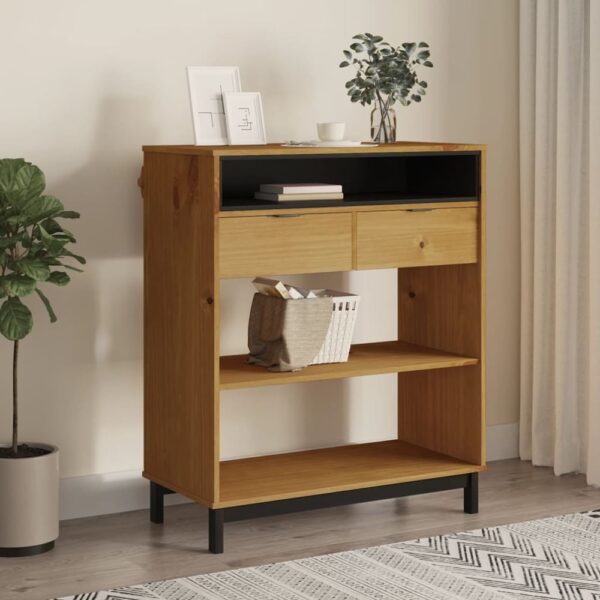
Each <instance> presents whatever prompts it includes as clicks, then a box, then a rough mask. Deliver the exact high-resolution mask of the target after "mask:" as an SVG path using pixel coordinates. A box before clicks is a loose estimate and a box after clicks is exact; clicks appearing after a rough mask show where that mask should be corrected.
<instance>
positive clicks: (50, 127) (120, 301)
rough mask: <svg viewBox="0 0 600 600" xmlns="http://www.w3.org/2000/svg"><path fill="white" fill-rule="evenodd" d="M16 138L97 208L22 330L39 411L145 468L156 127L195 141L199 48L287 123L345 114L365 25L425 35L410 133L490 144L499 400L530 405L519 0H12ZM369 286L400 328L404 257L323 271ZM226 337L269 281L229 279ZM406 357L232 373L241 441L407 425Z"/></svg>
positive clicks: (0, 410)
mask: <svg viewBox="0 0 600 600" xmlns="http://www.w3.org/2000/svg"><path fill="white" fill-rule="evenodd" d="M2 21H3V27H2V29H3V32H2V36H0V54H1V55H2V56H3V61H2V63H3V65H2V92H1V95H0V98H1V106H2V110H0V132H1V136H0V156H2V157H21V156H22V157H26V158H27V159H29V160H31V161H33V162H35V163H37V164H38V165H39V166H40V167H41V168H42V169H43V170H44V171H45V172H46V174H47V180H48V188H49V190H50V192H51V193H53V194H55V195H57V196H58V197H60V198H62V199H63V200H64V202H65V203H66V204H67V205H68V207H69V208H72V209H76V210H80V211H81V213H82V214H83V218H82V220H81V221H80V222H79V223H78V224H77V225H76V226H75V227H74V229H75V230H76V233H77V234H78V236H79V238H80V240H81V242H80V248H79V249H80V251H81V253H83V254H84V255H86V256H87V257H88V258H89V265H88V267H87V269H86V273H85V274H84V275H83V276H81V277H78V278H77V279H76V281H75V282H74V283H73V284H72V285H71V286H70V287H69V288H66V289H51V290H49V295H50V296H51V298H52V300H53V301H54V303H55V307H56V310H57V313H58V314H59V318H60V321H59V322H58V323H57V324H56V325H52V326H51V325H49V324H48V323H47V320H46V317H45V314H44V311H43V309H42V308H41V307H40V306H38V305H37V304H36V303H35V302H33V301H32V303H31V304H33V305H34V306H35V311H34V316H35V329H34V333H33V335H32V336H31V337H29V338H28V339H27V340H26V341H25V342H24V343H23V344H22V352H21V356H22V363H21V377H22V385H21V396H22V423H23V426H22V431H23V436H24V437H25V438H27V439H29V440H46V441H50V442H53V443H56V444H58V445H59V446H60V447H61V451H62V456H61V461H62V466H61V468H62V474H63V476H64V477H73V476H79V475H90V474H98V473H111V472H116V471H125V470H137V469H139V468H140V466H141V457H142V450H141V449H142V259H141V255H142V239H141V234H142V215H141V198H140V195H139V191H138V189H137V187H136V179H137V176H138V173H139V167H140V164H141V158H142V157H141V151H140V146H141V145H142V144H155V143H164V144H169V143H190V142H192V140H193V136H192V129H191V122H190V116H189V108H188V98H187V89H186V80H185V66H186V65H190V64H196V65H211V64H215V65H239V66H240V68H241V74H242V86H243V89H245V90H259V91H261V92H262V94H263V101H264V108H265V116H266V122H267V128H268V136H269V139H270V141H279V140H284V139H290V138H293V139H300V138H307V137H312V136H314V133H315V131H314V123H315V122H316V121H320V120H332V119H335V120H345V121H346V122H347V123H348V126H349V134H350V136H351V137H354V138H366V137H367V134H368V111H367V110H366V109H363V108H361V107H359V106H356V105H352V104H351V103H350V102H349V101H347V99H346V96H345V90H344V82H345V80H346V79H347V77H348V73H347V72H346V71H342V70H340V69H338V68H337V64H338V62H339V61H340V59H341V55H340V53H341V49H342V48H343V47H345V45H346V44H347V43H348V42H349V39H350V37H351V36H352V35H353V34H355V33H358V32H363V31H371V32H375V33H378V34H381V35H383V36H384V37H385V38H386V39H388V40H389V41H390V42H393V43H400V42H402V41H412V40H416V41H420V40H426V41H428V42H429V43H430V44H431V46H432V59H433V61H434V63H435V68H434V69H433V70H431V71H427V73H426V76H427V79H428V80H429V82H430V87H429V92H428V96H427V97H426V98H425V101H424V102H423V103H422V105H420V106H418V105H415V106H411V107H410V108H409V109H401V108H400V107H399V108H398V122H399V136H398V137H399V139H413V140H444V141H458V142H482V143H487V144H489V157H488V160H489V171H488V189H489V227H488V235H489V248H488V250H489V261H488V264H489V278H488V286H489V287H488V291H489V297H488V336H489V344H488V360H489V368H488V384H489V387H488V406H489V411H488V416H489V422H490V423H491V424H507V423H514V422H516V421H517V419H518V407H517V403H518V391H517V390H518V327H519V321H518V292H519V289H518V286H519V266H518V259H519V249H518V240H519V234H518V226H519V221H518V192H517V184H518V182H517V178H518V171H517V4H516V0H484V1H482V0H420V1H419V2H415V1H414V0H402V1H399V0H368V1H367V0H361V1H359V0H329V1H327V2H324V1H323V0H303V1H302V2H292V1H287V0H252V1H250V0H229V1H222V2H199V1H197V0H195V1H194V0H169V1H168V2H167V1H165V0H128V1H126V2H123V1H116V0H103V1H102V2H100V1H96V2H80V1H77V0H53V1H52V2H47V1H45V0H29V1H28V2H15V1H13V2H7V1H5V2H3V6H2ZM304 281H306V282H308V283H310V284H314V285H321V284H322V283H323V282H327V284H328V285H329V286H330V287H340V288H342V289H346V288H347V289H349V290H354V291H357V292H359V293H361V294H363V297H364V304H363V306H362V313H361V320H360V322H359V326H358V332H357V338H358V340H360V341H362V340H368V339H386V338H387V339H392V338H393V336H394V331H395V315H394V310H393V304H394V302H395V297H394V293H395V291H394V290H395V288H394V275H393V273H392V272H389V271H379V272H371V273H362V272H361V273H351V274H344V275H342V274H335V275H333V276H331V277H325V276H314V277H306V278H304ZM223 292H224V307H223V311H222V312H223V318H224V324H223V352H226V353H229V352H242V351H244V330H245V326H246V323H245V319H246V315H247V312H248V303H249V299H250V296H251V292H252V290H251V288H250V285H249V284H248V282H247V281H243V282H240V281H233V282H232V281H228V282H225V283H224V284H223ZM9 373H10V345H9V344H8V343H7V342H6V341H5V342H1V340H0V398H2V399H4V401H3V402H2V404H1V405H0V439H1V438H5V439H7V438H8V437H9V422H10V418H9V417H10V414H9V405H8V398H9V394H10V388H9ZM394 385H395V378H394V377H393V376H391V377H388V376H384V377H380V378H363V379H356V380H353V381H352V382H327V383H320V384H319V383H313V384H308V385H306V386H305V387H289V388H270V389H269V388H267V389H266V390H260V391H249V392H235V393H234V392H228V393H226V394H224V397H223V408H222V415H223V421H224V425H223V434H222V438H223V456H240V455H245V454H252V453H261V452H266V451H274V450H287V449H294V448H302V447H310V446H318V445H326V444H334V443H338V442H341V441H345V440H366V439H381V438H385V437H391V436H393V434H394V423H395V416H394V401H393V391H394Z"/></svg>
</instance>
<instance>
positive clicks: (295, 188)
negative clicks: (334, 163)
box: [259, 183, 343, 194]
mask: <svg viewBox="0 0 600 600" xmlns="http://www.w3.org/2000/svg"><path fill="white" fill-rule="evenodd" d="M259 191H260V192H266V193H269V194H340V193H341V192H343V189H342V186H341V185H338V184H334V183H261V184H260V190H259Z"/></svg>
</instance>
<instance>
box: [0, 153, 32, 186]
mask: <svg viewBox="0 0 600 600" xmlns="http://www.w3.org/2000/svg"><path fill="white" fill-rule="evenodd" d="M26 164H27V163H26V162H25V161H24V160H23V159H22V158H3V159H2V160H0V191H1V192H8V191H10V190H11V189H12V188H13V185H14V182H15V177H16V175H17V173H18V172H19V169H21V168H22V167H24V166H25V165H26Z"/></svg>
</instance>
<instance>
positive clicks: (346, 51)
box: [343, 50, 352, 60]
mask: <svg viewBox="0 0 600 600" xmlns="http://www.w3.org/2000/svg"><path fill="white" fill-rule="evenodd" d="M343 52H344V56H345V57H346V58H347V59H348V60H350V59H351V58H352V52H350V50H344V51H343Z"/></svg>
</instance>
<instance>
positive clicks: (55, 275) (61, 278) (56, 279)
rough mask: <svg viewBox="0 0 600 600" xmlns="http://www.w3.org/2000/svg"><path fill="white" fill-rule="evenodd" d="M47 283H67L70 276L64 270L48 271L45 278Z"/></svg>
mask: <svg viewBox="0 0 600 600" xmlns="http://www.w3.org/2000/svg"><path fill="white" fill-rule="evenodd" d="M46 281H47V282H48V283H53V284H54V285H61V286H62V285H67V283H69V281H71V278H70V277H69V276H68V275H67V274H66V273H65V272H64V271H52V273H50V277H48V279H46Z"/></svg>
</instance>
